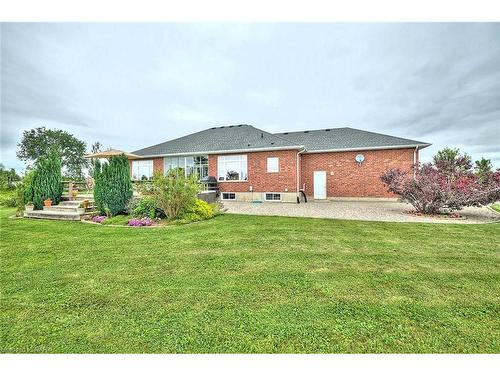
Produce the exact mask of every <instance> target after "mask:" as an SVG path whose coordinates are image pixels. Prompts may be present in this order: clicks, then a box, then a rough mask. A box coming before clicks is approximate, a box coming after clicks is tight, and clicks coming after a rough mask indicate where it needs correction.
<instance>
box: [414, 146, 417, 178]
mask: <svg viewBox="0 0 500 375" xmlns="http://www.w3.org/2000/svg"><path fill="white" fill-rule="evenodd" d="M417 155H418V146H416V147H415V150H414V151H413V180H415V179H416V178H417Z"/></svg>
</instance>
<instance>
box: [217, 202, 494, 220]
mask: <svg viewBox="0 0 500 375" xmlns="http://www.w3.org/2000/svg"><path fill="white" fill-rule="evenodd" d="M223 203H224V207H225V208H226V209H227V212H228V213H232V214H246V215H267V216H291V217H311V218H328V219H346V220H368V221H392V222H414V223H448V224H483V223H490V222H494V221H497V222H500V214H497V213H496V212H493V211H492V210H490V209H488V208H487V207H480V208H477V207H468V208H465V209H463V210H462V211H460V214H461V215H462V216H464V217H465V219H451V218H445V217H422V216H415V215H411V214H408V213H406V212H408V211H411V210H412V208H413V207H412V206H411V205H409V204H406V203H400V202H395V201H356V200H350V201H341V200H332V201H324V202H317V201H313V202H308V203H301V204H296V203H275V202H272V203H271V202H266V203H249V202H231V201H224V202H223Z"/></svg>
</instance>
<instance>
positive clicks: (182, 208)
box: [148, 168, 201, 220]
mask: <svg viewBox="0 0 500 375" xmlns="http://www.w3.org/2000/svg"><path fill="white" fill-rule="evenodd" d="M200 190H201V186H200V184H199V182H198V180H197V178H196V176H194V175H193V176H188V177H185V175H184V171H183V170H182V169H180V168H178V169H173V170H170V171H169V172H168V173H167V175H163V173H161V172H156V173H155V174H154V177H153V181H152V183H151V185H150V186H148V191H149V192H150V194H151V197H152V198H153V200H154V203H155V206H156V208H157V209H159V210H161V211H162V212H163V213H164V214H165V216H166V217H167V218H168V219H170V220H173V219H180V218H182V217H183V216H184V214H186V212H187V211H188V210H189V209H190V208H191V207H193V205H194V204H195V201H196V194H198V193H199V192H200Z"/></svg>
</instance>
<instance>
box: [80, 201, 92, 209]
mask: <svg viewBox="0 0 500 375" xmlns="http://www.w3.org/2000/svg"><path fill="white" fill-rule="evenodd" d="M89 205H90V201H89V200H88V199H85V200H83V202H82V204H81V206H82V207H83V208H85V209H87V208H89Z"/></svg>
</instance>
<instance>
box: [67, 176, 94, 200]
mask: <svg viewBox="0 0 500 375" xmlns="http://www.w3.org/2000/svg"><path fill="white" fill-rule="evenodd" d="M62 185H63V195H66V194H67V195H68V196H69V197H70V198H72V197H74V196H76V195H78V194H92V189H93V186H92V183H91V182H90V181H86V180H63V181H62Z"/></svg>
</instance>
